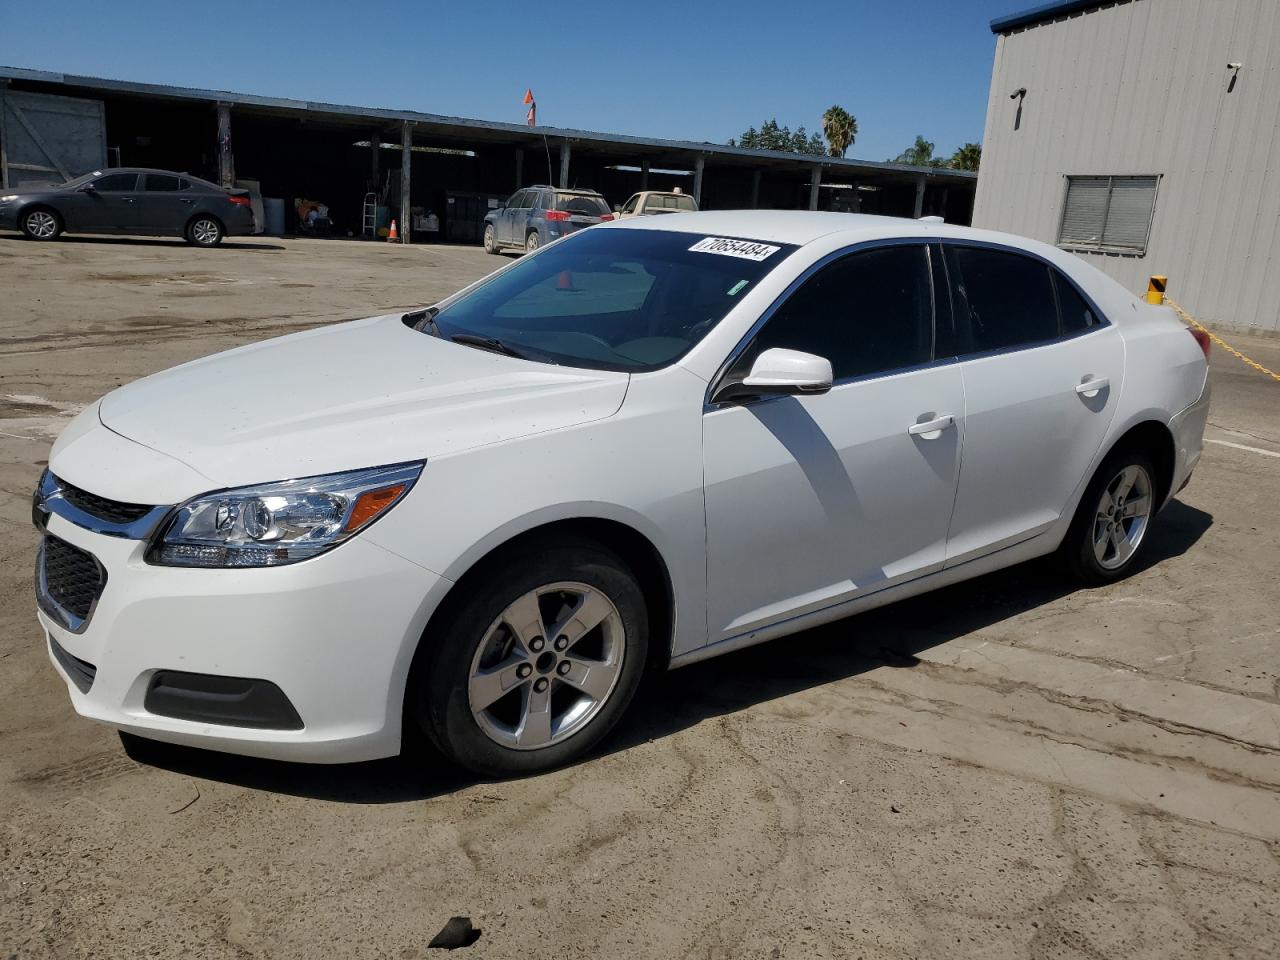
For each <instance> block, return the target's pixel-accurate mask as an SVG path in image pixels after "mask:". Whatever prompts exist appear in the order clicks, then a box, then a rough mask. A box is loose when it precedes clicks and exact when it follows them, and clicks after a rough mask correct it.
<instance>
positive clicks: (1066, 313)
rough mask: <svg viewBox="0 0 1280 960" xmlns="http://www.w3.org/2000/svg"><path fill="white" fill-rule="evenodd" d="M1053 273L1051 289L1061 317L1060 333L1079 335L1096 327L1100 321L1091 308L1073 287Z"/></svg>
mask: <svg viewBox="0 0 1280 960" xmlns="http://www.w3.org/2000/svg"><path fill="white" fill-rule="evenodd" d="M1052 272H1053V288H1054V290H1055V291H1056V292H1057V294H1058V312H1059V313H1060V314H1061V315H1062V332H1063V333H1064V334H1068V333H1079V332H1080V331H1081V330H1088V329H1089V328H1091V327H1096V326H1098V325H1099V324H1100V323H1101V321H1100V320H1099V319H1098V314H1097V313H1096V312H1095V311H1094V309H1093V307H1091V306H1090V305H1089V303H1088V302H1087V301H1086V300H1085V299H1084V297H1082V296H1080V291H1078V290H1077V289H1076V288H1075V285H1074V284H1073V283H1072V282H1071V281H1070V280H1068V279H1067V278H1066V277H1064V276H1063V275H1062V274H1061V273H1059V272H1058V271H1057V270H1054V271H1052Z"/></svg>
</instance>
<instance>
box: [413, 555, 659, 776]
mask: <svg viewBox="0 0 1280 960" xmlns="http://www.w3.org/2000/svg"><path fill="white" fill-rule="evenodd" d="M471 582H472V584H473V588H472V590H471V592H470V593H469V594H468V595H466V596H465V597H464V598H463V600H462V602H461V603H460V604H459V605H458V606H457V607H456V608H455V609H454V611H453V613H452V615H446V616H445V617H444V618H443V620H444V622H442V623H440V624H438V625H435V626H434V627H433V629H432V630H431V631H430V635H429V636H428V637H426V638H424V645H423V649H422V651H420V660H421V661H422V662H421V663H420V664H418V665H415V671H414V672H415V674H416V675H417V677H416V679H414V680H411V689H410V690H409V692H408V697H409V698H410V706H411V708H412V709H413V710H414V711H415V712H416V713H417V715H418V719H419V721H420V723H421V725H422V727H423V729H424V730H425V732H426V733H427V735H428V736H429V737H430V739H431V740H432V741H433V742H434V743H435V744H436V746H437V747H439V748H440V749H441V751H443V752H444V753H445V754H447V755H448V756H449V757H451V758H452V759H453V760H455V761H456V762H457V763H459V764H460V765H462V766H464V767H467V768H469V769H470V770H473V771H475V772H476V773H479V774H482V775H484V776H498V777H503V776H518V775H522V774H529V773H536V772H538V771H541V770H546V769H549V768H551V767H556V766H560V765H561V764H564V763H568V762H570V761H572V760H575V759H577V758H578V757H580V756H581V755H583V754H584V753H586V752H587V751H588V750H590V749H591V748H592V747H593V746H595V745H596V744H597V743H598V742H599V741H600V739H601V738H602V737H604V736H605V734H607V733H608V732H609V730H610V729H611V728H612V727H613V725H614V724H615V723H617V721H618V719H619V718H620V717H621V716H622V713H623V711H624V710H625V709H626V707H627V705H628V704H629V703H630V701H631V698H632V696H633V695H634V694H635V690H636V687H637V686H638V684H639V682H640V677H641V674H642V673H643V670H644V664H645V661H646V658H647V655H648V631H649V626H648V616H647V614H646V609H645V604H644V597H643V595H642V594H641V592H640V588H639V586H638V585H637V584H636V581H635V578H634V577H633V576H632V574H631V572H630V571H629V570H628V569H627V567H626V565H625V564H624V563H623V562H622V560H621V559H619V558H618V557H617V556H616V555H614V554H613V553H612V552H611V551H609V550H606V549H605V548H603V547H600V546H598V545H596V544H594V543H591V542H587V541H580V542H562V543H552V544H549V545H546V546H543V547H541V548H540V549H537V550H536V551H535V550H521V551H519V552H518V553H514V554H512V555H510V556H509V557H507V558H505V559H504V560H501V561H498V562H496V563H492V564H490V565H488V567H487V569H486V570H484V571H483V573H482V575H480V576H476V577H473V578H472V580H471Z"/></svg>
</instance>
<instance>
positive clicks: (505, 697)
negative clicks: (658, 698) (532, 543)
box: [467, 581, 627, 750]
mask: <svg viewBox="0 0 1280 960" xmlns="http://www.w3.org/2000/svg"><path fill="white" fill-rule="evenodd" d="M626 647H627V637H626V630H625V629H624V627H623V625H622V617H621V616H620V615H619V613H618V608H617V607H616V606H615V605H614V602H613V601H612V600H611V599H610V598H609V597H608V596H607V595H606V594H605V593H604V591H602V590H600V589H599V588H597V587H593V586H589V585H588V584H585V583H577V582H571V581H570V582H560V583H549V584H546V585H545V586H541V587H537V588H536V589H534V590H530V591H529V592H528V593H525V594H524V595H523V596H521V597H519V598H518V599H517V600H515V601H514V602H513V603H512V604H510V605H509V606H508V607H507V608H506V609H505V610H503V611H502V613H501V614H500V615H499V616H498V618H497V619H496V620H495V621H494V622H493V623H492V624H491V625H490V626H489V629H488V630H487V631H486V633H485V635H484V637H483V639H482V640H481V641H480V645H479V647H478V649H477V650H476V653H475V656H474V657H473V658H472V661H471V672H470V677H469V680H468V683H467V699H468V703H469V706H470V708H471V713H472V715H473V716H474V717H475V720H476V723H477V724H478V725H479V727H480V729H481V730H483V731H484V733H485V735H486V736H488V737H489V738H490V739H491V740H493V741H494V742H495V743H498V744H500V745H502V746H504V747H508V748H511V749H514V750H538V749H540V748H543V747H548V746H550V745H552V744H555V743H559V742H561V741H562V740H565V739H567V738H568V737H571V736H573V734H575V733H577V732H578V731H580V730H582V729H583V728H584V727H586V726H587V724H589V723H590V722H591V721H592V720H593V719H594V718H595V717H596V715H597V714H598V713H599V712H600V710H601V709H602V708H603V707H604V705H605V703H606V702H607V701H608V699H609V697H610V696H611V695H612V693H613V691H614V689H615V687H616V686H617V683H618V678H619V676H620V675H621V673H622V661H623V657H624V656H625V654H626Z"/></svg>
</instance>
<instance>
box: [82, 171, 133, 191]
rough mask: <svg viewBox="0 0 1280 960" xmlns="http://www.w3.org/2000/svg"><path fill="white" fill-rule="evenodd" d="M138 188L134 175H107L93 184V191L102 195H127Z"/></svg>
mask: <svg viewBox="0 0 1280 960" xmlns="http://www.w3.org/2000/svg"><path fill="white" fill-rule="evenodd" d="M137 187H138V175H137V174H136V173H109V174H107V175H106V176H105V177H99V178H98V179H97V180H95V181H94V182H93V189H95V190H98V191H101V192H102V193H128V192H130V191H132V190H136V189H137Z"/></svg>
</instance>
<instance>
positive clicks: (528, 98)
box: [524, 90, 533, 104]
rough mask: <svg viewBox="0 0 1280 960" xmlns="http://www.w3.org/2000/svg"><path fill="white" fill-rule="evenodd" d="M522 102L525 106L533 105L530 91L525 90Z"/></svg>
mask: <svg viewBox="0 0 1280 960" xmlns="http://www.w3.org/2000/svg"><path fill="white" fill-rule="evenodd" d="M524 102H525V103H526V104H530V103H533V91H532V90H526V91H525V92H524Z"/></svg>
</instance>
